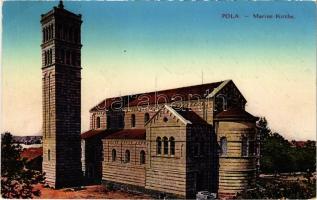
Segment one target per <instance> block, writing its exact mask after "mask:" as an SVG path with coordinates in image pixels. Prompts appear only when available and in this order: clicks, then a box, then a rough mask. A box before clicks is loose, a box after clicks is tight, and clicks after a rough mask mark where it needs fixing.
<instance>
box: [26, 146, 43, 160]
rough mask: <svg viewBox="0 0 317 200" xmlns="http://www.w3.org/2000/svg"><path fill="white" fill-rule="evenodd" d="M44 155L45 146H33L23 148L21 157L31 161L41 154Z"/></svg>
mask: <svg viewBox="0 0 317 200" xmlns="http://www.w3.org/2000/svg"><path fill="white" fill-rule="evenodd" d="M42 155H43V148H42V147H31V148H26V149H23V151H22V152H21V157H22V158H26V159H27V161H31V160H33V159H35V158H37V157H39V156H42Z"/></svg>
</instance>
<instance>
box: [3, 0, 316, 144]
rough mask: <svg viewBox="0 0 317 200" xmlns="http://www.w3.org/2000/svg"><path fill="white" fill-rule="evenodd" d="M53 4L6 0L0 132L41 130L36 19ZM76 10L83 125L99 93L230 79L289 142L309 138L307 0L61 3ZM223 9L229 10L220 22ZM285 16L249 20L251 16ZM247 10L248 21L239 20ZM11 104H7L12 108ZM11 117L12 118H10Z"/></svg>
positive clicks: (311, 74)
mask: <svg viewBox="0 0 317 200" xmlns="http://www.w3.org/2000/svg"><path fill="white" fill-rule="evenodd" d="M57 4H58V2H55V1H53V2H51V1H38V2H35V1H23V2H18V1H12V2H11V1H6V2H4V3H3V7H2V15H3V22H2V25H3V29H2V30H3V31H2V33H3V34H2V39H3V41H2V91H3V92H2V96H3V97H2V113H1V114H2V116H3V117H2V119H3V120H2V122H1V123H2V127H1V128H2V130H10V131H12V132H13V133H16V134H39V133H40V132H41V131H40V130H41V70H40V68H41V63H40V62H41V58H40V56H41V54H40V52H41V50H40V42H41V29H40V22H39V21H40V15H41V14H43V13H45V12H47V11H49V10H50V9H51V8H52V7H53V6H56V5H57ZM64 5H65V8H66V9H68V10H70V11H72V12H75V13H81V14H82V16H83V21H84V22H83V25H82V43H83V49H82V67H83V71H82V78H83V80H82V130H83V131H84V130H87V129H88V125H89V122H88V119H89V113H88V110H89V108H91V107H92V106H94V105H95V104H96V103H98V102H99V101H100V100H102V99H103V98H105V97H110V96H117V95H120V94H122V95H123V94H129V93H135V92H143V91H152V90H154V89H155V81H154V79H155V77H157V88H158V89H163V88H173V87H180V86H186V85H191V84H199V83H201V80H202V77H201V72H202V71H203V72H204V78H203V79H204V82H213V81H219V80H225V79H233V81H234V82H235V83H236V84H237V86H238V87H239V89H240V90H241V91H242V93H243V94H244V96H245V97H246V98H247V100H248V106H247V110H248V111H249V112H251V113H253V114H254V115H259V116H266V117H267V118H268V120H269V123H270V126H271V128H272V129H273V130H276V131H278V132H280V133H282V134H283V135H285V136H286V137H288V138H295V139H307V138H310V139H314V138H315V135H316V124H315V121H316V114H315V113H316V105H315V104H316V103H315V102H316V94H315V90H316V69H315V68H316V28H315V26H316V20H315V19H316V11H315V9H316V7H315V3H314V2H286V1H283V2H191V1H184V2H146V1H142V2H104V1H98V2H96V1H86V2H83V1H73V2H67V1H66V2H64ZM223 13H232V14H238V15H239V16H240V18H238V19H224V18H222V17H221V15H222V14H223ZM256 13H259V14H266V15H267V14H273V15H275V14H290V15H293V16H294V17H295V18H294V19H292V20H290V19H254V18H253V17H252V15H253V14H256ZM245 16H248V17H245ZM12 105H14V106H12ZM17 113H19V115H18V116H17Z"/></svg>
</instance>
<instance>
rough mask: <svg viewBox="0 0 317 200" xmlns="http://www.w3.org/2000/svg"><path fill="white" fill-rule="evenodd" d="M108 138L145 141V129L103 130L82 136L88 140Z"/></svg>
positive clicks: (92, 131) (85, 133)
mask: <svg viewBox="0 0 317 200" xmlns="http://www.w3.org/2000/svg"><path fill="white" fill-rule="evenodd" d="M96 137H98V138H107V139H139V140H145V137H146V131H145V129H108V130H107V129H102V130H89V131H86V132H84V133H82V134H81V138H82V139H88V138H96Z"/></svg>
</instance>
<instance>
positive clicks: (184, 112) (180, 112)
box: [145, 105, 207, 126]
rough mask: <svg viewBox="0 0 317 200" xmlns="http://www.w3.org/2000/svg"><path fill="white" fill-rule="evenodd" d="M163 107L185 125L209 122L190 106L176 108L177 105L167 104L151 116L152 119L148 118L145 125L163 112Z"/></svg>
mask: <svg viewBox="0 0 317 200" xmlns="http://www.w3.org/2000/svg"><path fill="white" fill-rule="evenodd" d="M163 109H167V110H168V111H169V112H171V113H172V114H173V115H174V116H176V117H177V118H178V119H179V120H180V121H182V122H183V123H184V124H185V125H187V124H207V122H206V121H205V120H203V119H202V118H201V117H200V116H199V115H198V114H197V113H195V112H194V111H193V110H191V109H190V108H175V107H171V106H169V105H165V106H164V107H162V108H161V109H160V110H159V111H157V112H156V113H155V115H153V116H152V117H151V119H150V120H148V121H147V122H146V123H145V126H147V125H148V124H149V123H150V122H151V121H152V120H153V119H154V118H155V116H156V115H158V114H159V113H160V112H161V110H163Z"/></svg>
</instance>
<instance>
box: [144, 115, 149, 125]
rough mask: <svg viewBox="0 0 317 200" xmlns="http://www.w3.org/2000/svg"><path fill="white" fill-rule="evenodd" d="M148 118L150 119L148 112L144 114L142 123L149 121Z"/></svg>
mask: <svg viewBox="0 0 317 200" xmlns="http://www.w3.org/2000/svg"><path fill="white" fill-rule="evenodd" d="M149 119H150V115H149V113H145V114H144V124H145V123H146V122H147V121H149Z"/></svg>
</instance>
